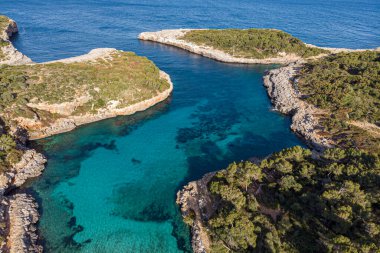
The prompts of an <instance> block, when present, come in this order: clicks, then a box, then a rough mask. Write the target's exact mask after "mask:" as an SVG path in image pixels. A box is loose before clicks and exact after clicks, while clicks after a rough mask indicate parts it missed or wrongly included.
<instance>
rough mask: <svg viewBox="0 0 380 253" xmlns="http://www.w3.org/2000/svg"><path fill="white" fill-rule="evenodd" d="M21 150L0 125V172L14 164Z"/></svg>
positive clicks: (18, 158)
mask: <svg viewBox="0 0 380 253" xmlns="http://www.w3.org/2000/svg"><path fill="white" fill-rule="evenodd" d="M22 154H23V152H22V151H21V150H20V149H18V148H17V145H16V141H15V140H14V138H13V137H12V136H11V135H9V134H8V133H7V132H6V131H5V130H4V128H3V126H1V125H0V174H1V173H4V172H6V171H7V170H9V168H10V167H11V166H12V165H14V164H16V163H17V162H18V161H19V160H20V158H21V156H22Z"/></svg>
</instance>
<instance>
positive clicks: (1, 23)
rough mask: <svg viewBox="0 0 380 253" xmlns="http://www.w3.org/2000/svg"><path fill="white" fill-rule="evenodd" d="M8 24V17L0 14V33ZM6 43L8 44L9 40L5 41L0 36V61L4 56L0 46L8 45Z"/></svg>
mask: <svg viewBox="0 0 380 253" xmlns="http://www.w3.org/2000/svg"><path fill="white" fill-rule="evenodd" d="M8 24H9V18H8V17H7V16H3V15H0V33H2V32H3V31H5V29H6V28H7V26H8ZM8 45H9V41H5V40H3V39H1V38H0V61H1V60H3V59H4V58H5V55H4V53H3V50H2V47H5V46H8Z"/></svg>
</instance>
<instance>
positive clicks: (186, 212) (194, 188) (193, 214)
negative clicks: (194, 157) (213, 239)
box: [176, 173, 215, 253]
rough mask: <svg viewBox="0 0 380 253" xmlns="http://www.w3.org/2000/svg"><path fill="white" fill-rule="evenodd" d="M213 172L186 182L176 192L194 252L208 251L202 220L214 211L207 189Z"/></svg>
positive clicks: (208, 245) (208, 244) (207, 240)
mask: <svg viewBox="0 0 380 253" xmlns="http://www.w3.org/2000/svg"><path fill="white" fill-rule="evenodd" d="M214 175H215V173H208V174H206V175H204V176H203V177H202V178H201V179H200V180H198V181H192V182H190V183H188V184H187V185H186V186H185V187H184V188H183V190H180V191H179V192H178V193H177V201H176V203H177V205H179V207H180V209H181V213H182V216H183V218H184V220H185V222H186V223H187V224H188V225H189V226H190V227H191V236H192V238H191V246H192V248H193V251H194V253H206V252H209V248H210V240H209V238H208V235H207V232H206V228H205V226H204V224H203V223H204V222H205V221H207V220H208V219H209V218H210V217H211V215H212V214H213V213H214V211H215V209H214V208H213V205H212V199H211V194H210V193H209V191H208V189H207V184H208V183H209V182H210V180H211V179H212V177H213V176H214Z"/></svg>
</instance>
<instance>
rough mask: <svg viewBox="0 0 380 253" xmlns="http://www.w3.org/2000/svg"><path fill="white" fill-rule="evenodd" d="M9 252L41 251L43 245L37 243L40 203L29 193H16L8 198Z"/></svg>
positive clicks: (35, 252)
mask: <svg viewBox="0 0 380 253" xmlns="http://www.w3.org/2000/svg"><path fill="white" fill-rule="evenodd" d="M7 202H8V208H9V209H8V215H9V234H8V238H7V241H8V244H9V245H10V247H9V253H23V252H25V253H26V252H28V253H40V252H42V251H43V249H42V246H41V245H38V243H37V239H38V236H37V232H36V231H37V227H36V223H37V222H38V219H39V214H38V211H37V209H38V204H37V203H36V201H35V199H34V198H33V197H32V196H30V195H27V194H24V193H22V194H14V195H12V196H11V197H9V198H8V201H7Z"/></svg>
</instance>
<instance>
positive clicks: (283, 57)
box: [138, 29, 365, 64]
mask: <svg viewBox="0 0 380 253" xmlns="http://www.w3.org/2000/svg"><path fill="white" fill-rule="evenodd" d="M272 30H274V29H272ZM192 31H207V29H173V30H162V31H157V32H143V33H140V34H139V36H138V38H139V39H140V40H145V41H153V42H159V43H162V44H166V45H170V46H175V47H178V48H182V49H184V50H187V51H189V52H192V53H195V54H199V55H202V56H204V57H207V58H211V59H214V60H217V61H221V62H226V63H241V64H289V63H293V62H296V61H299V60H303V59H304V57H302V56H300V55H297V54H295V53H286V52H279V53H278V54H277V56H275V57H267V58H264V59H259V58H253V57H239V56H236V55H232V54H230V53H227V52H225V51H222V50H219V49H216V48H214V47H212V46H208V45H205V44H201V43H194V42H191V41H188V40H185V39H184V36H185V35H186V34H188V33H189V32H192ZM304 45H305V46H306V47H309V48H311V49H313V48H317V49H321V50H325V52H323V53H321V54H318V55H316V56H312V57H309V58H310V59H315V58H318V57H323V56H326V55H328V54H330V53H338V52H354V51H364V50H365V49H346V48H327V47H317V46H314V45H311V44H304Z"/></svg>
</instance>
